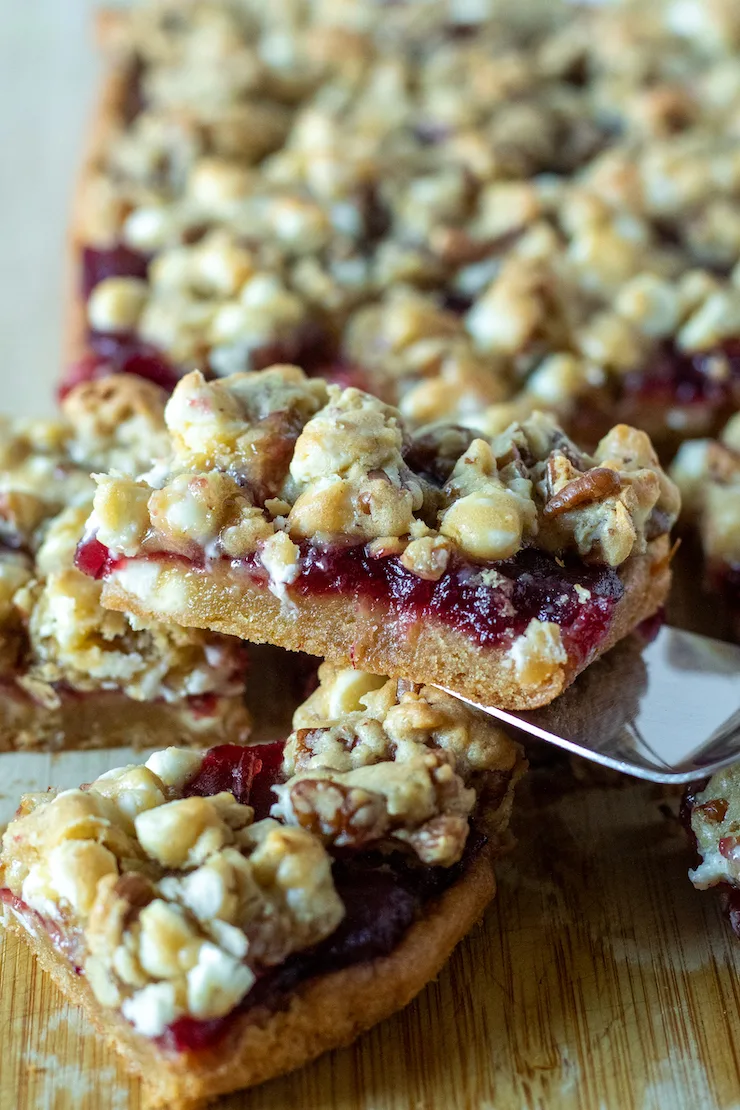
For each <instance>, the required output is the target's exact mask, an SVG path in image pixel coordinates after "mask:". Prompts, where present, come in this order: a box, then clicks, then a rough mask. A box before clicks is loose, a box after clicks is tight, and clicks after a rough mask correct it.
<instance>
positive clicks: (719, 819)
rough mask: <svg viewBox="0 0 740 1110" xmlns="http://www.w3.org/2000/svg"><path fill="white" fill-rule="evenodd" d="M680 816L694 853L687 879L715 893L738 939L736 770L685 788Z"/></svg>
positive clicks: (739, 805)
mask: <svg viewBox="0 0 740 1110" xmlns="http://www.w3.org/2000/svg"><path fill="white" fill-rule="evenodd" d="M681 816H682V819H683V822H684V824H685V826H686V829H687V832H688V833H689V836H690V838H691V841H692V843H693V845H694V847H695V849H696V852H697V865H696V867H694V868H693V869H692V870H691V871H689V878H690V879H691V882H692V883H693V884H694V886H695V887H696V888H697V890H716V891H717V893H719V894H720V895H721V897H722V900H723V902H724V909H725V911H726V913H727V916H728V918H729V922H730V925H731V927H732V929H733V931H734V932H735V933H736V934H737V936H738V937H740V768H738V767H737V766H734V767H728V768H727V769H726V770H724V771H718V772H717V774H716V775H713V776H712V777H711V779H709V780H708V781H706V780H705V781H704V782H699V783H696V784H695V785H694V786H691V787H689V789H688V790H687V791H686V794H685V795H684V798H683V801H682V809H681Z"/></svg>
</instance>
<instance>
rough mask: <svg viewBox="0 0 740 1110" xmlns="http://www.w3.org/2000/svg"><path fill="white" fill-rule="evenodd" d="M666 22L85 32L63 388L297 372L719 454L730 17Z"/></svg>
mask: <svg viewBox="0 0 740 1110" xmlns="http://www.w3.org/2000/svg"><path fill="white" fill-rule="evenodd" d="M173 7H176V12H175V15H174V17H173ZM687 10H688V9H687ZM675 12H676V8H675V3H674V0H655V2H654V3H652V4H650V5H648V6H643V5H641V4H640V3H639V0H627V2H625V3H620V4H616V5H615V4H597V5H593V4H591V5H584V4H572V3H569V2H567V0H537V2H534V0H530V2H529V3H527V4H526V5H524V6H523V5H522V4H520V3H517V2H516V0H504V2H500V3H496V4H495V5H486V4H479V5H477V6H476V7H475V8H474V9H473V8H472V7H471V6H465V8H459V9H458V8H457V7H456V6H455V5H454V4H448V3H446V2H444V0H439V2H435V3H428V4H425V5H424V6H423V8H421V9H417V7H413V8H409V7H408V6H404V5H395V6H392V7H388V6H387V5H386V6H382V7H377V6H375V5H373V4H372V3H369V2H368V0H344V2H343V3H339V4H336V3H327V4H320V5H317V4H310V3H297V4H294V5H291V6H290V10H288V8H287V7H286V6H284V5H283V6H281V7H280V8H279V9H273V8H272V7H271V6H270V5H261V6H260V5H250V6H247V7H246V8H245V7H244V6H239V5H234V4H230V3H224V2H219V0H211V2H209V3H205V4H198V5H186V6H183V5H176V6H174V5H172V4H171V3H168V2H161V0H151V2H149V3H146V4H142V5H137V6H135V7H134V8H133V9H132V10H131V11H130V12H127V13H126V14H125V15H124V14H122V13H117V14H116V16H115V17H113V18H111V17H110V16H109V15H106V17H105V19H104V20H103V21H101V23H102V27H101V29H102V31H103V35H102V39H103V44H104V46H105V48H106V54H107V60H108V65H109V69H110V77H109V80H108V81H107V82H106V85H105V87H104V90H103V93H102V95H101V98H100V103H99V111H98V113H97V118H96V120H95V123H94V128H93V140H92V142H91V150H90V156H89V158H88V159H87V161H86V165H85V170H84V174H83V180H82V182H81V187H80V191H79V197H78V203H77V204H76V206H75V215H74V236H73V237H74V249H75V255H76V259H75V262H76V267H77V269H78V270H79V271H81V273H80V274H79V275H78V276H79V277H81V279H82V280H80V281H79V282H78V283H77V288H76V291H75V298H74V307H73V310H72V313H71V317H72V318H73V324H72V326H71V331H72V333H73V347H74V354H73V356H72V357H73V358H74V359H75V360H76V365H75V367H74V371H73V380H74V377H75V375H77V377H80V376H82V377H84V376H85V375H86V374H87V375H89V376H96V375H98V374H101V373H106V372H108V371H109V370H111V369H116V368H117V369H119V370H123V369H128V370H131V371H133V372H135V373H142V374H144V375H145V376H146V375H148V376H151V377H152V378H154V380H157V381H159V382H160V384H165V383H167V384H168V385H169V387H170V388H171V387H172V385H173V384H174V382H175V381H176V379H177V377H178V376H181V375H182V374H183V373H184V372H186V371H187V370H189V369H191V368H193V367H199V368H201V369H203V370H204V371H207V372H209V373H213V374H218V375H223V374H227V373H231V372H233V371H236V370H254V369H259V368H261V367H264V366H266V365H268V364H269V363H270V362H274V361H278V360H290V361H298V362H301V363H302V364H306V365H307V364H308V363H309V361H311V362H312V365H313V367H314V369H315V370H316V371H317V372H318V373H321V374H323V375H325V376H327V377H328V378H330V379H337V380H340V379H342V380H345V381H346V380H348V379H352V380H354V381H355V382H357V383H359V382H360V381H363V380H364V382H365V385H366V387H367V388H370V389H371V391H373V392H377V393H378V394H379V395H380V396H384V397H385V398H386V399H391V400H393V401H394V403H398V404H399V405H400V406H401V408H402V410H403V412H404V415H405V416H406V417H407V419H409V420H410V421H411V422H413V423H414V424H416V425H417V426H418V425H423V424H425V423H426V422H428V421H430V420H436V419H440V418H450V417H454V418H456V419H462V420H464V421H465V422H469V423H472V424H474V425H476V426H480V427H481V428H483V429H485V430H487V431H500V430H501V429H502V428H504V427H505V426H506V425H507V424H508V423H509V422H510V420H511V419H514V418H519V419H522V418H524V417H525V416H527V415H528V414H529V413H530V412H531V411H532V410H533V409H535V408H537V407H543V406H547V407H554V408H555V409H556V410H557V411H558V414H559V416H560V418H561V419H562V420H563V421H565V422H566V424H567V426H568V427H569V429H570V430H571V431H572V432H573V434H574V435H575V437H576V438H577V439H578V440H579V442H580V441H581V440H583V441H584V442H589V443H591V444H593V443H595V442H596V441H597V440H598V439H599V437H600V435H601V434H602V433H603V432H605V431H606V430H607V428H608V427H609V426H610V425H611V424H612V423H614V422H615V420H625V421H626V422H628V423H635V424H638V426H640V427H642V428H644V429H645V430H647V431H648V432H649V433H650V434H651V436H653V438H654V440H655V441H656V442H658V441H660V442H661V444H662V445H663V446H664V447H666V448H667V449H670V448H673V447H675V446H676V444H677V443H678V442H680V440H681V439H682V438H689V437H695V436H697V435H707V434H712V433H713V432H714V431H715V430H716V429H717V428H718V427H719V426H720V425H721V422H722V421H723V419H725V418H726V417H727V416H728V415H729V414H730V413H731V412H732V411H733V409H735V408H737V405H738V403H739V401H740V347H739V346H738V334H739V333H740V327H739V325H738V320H739V318H740V317H739V316H738V312H739V310H740V299H739V298H740V294H738V290H737V282H736V275H734V276H733V273H732V271H733V267H736V266H737V263H738V257H739V256H740V246H739V244H740V233H739V232H738V216H737V181H736V175H737V168H736V164H735V151H734V149H733V148H732V144H728V142H727V138H726V136H727V133H728V129H729V130H731V128H732V126H733V121H734V114H735V113H736V111H737V90H736V88H735V86H734V85H733V83H732V80H731V76H728V75H731V74H732V72H733V69H734V67H735V66H736V65H737V61H738V33H737V14H736V11H735V5H734V3H733V0H718V2H716V3H712V4H698V3H697V4H695V5H693V6H692V7H691V12H692V14H691V16H690V17H686V16H685V15H684V14H681V15H680V16H679V17H677V16H676V14H675ZM681 12H682V13H683V8H682V9H681ZM694 13H695V14H694ZM276 27H279V32H276ZM278 42H279V44H280V46H279V48H278V47H277V46H276V43H278ZM203 43H207V44H208V45H207V48H205V47H203V45H202V44H203ZM625 58H629V59H631V61H630V63H629V64H625V63H624V59H625ZM471 73H474V74H475V75H476V78H475V80H474V81H472V80H469V79H468V77H469V75H470V74H471ZM677 74H678V75H680V79H677V76H676V75H677ZM81 355H82V356H83V357H82V360H81V361H80V356H81Z"/></svg>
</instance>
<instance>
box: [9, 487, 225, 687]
mask: <svg viewBox="0 0 740 1110" xmlns="http://www.w3.org/2000/svg"><path fill="white" fill-rule="evenodd" d="M89 510H90V503H89V502H88V504H86V505H80V506H78V507H77V508H71V509H67V510H65V511H63V512H62V513H60V514H59V516H57V517H55V518H54V519H53V520H52V521H50V522H49V524H48V526H47V528H46V531H45V537H44V541H43V543H42V545H41V547H40V548H39V550H38V552H37V555H36V566H35V572H34V573H35V577H34V578H33V579H30V580H29V581H27V582H26V583H24V586H23V589H19V591H18V592H17V593H16V594H15V596H14V598H13V605H14V607H15V609H16V611H17V613H19V614H20V616H21V618H22V620H23V622H24V624H25V626H26V628H27V636H28V643H27V648H26V670H25V673H24V675H23V677H22V678H21V680H20V681H21V683H22V684H23V685H24V686H25V687H27V688H28V689H29V690H30V691H32V692H33V695H34V697H35V698H36V699H43V701H44V702H45V703H48V704H54V703H55V702H58V700H59V695H58V694H57V693H56V691H55V685H56V684H58V683H64V684H65V685H67V686H69V687H71V688H72V689H74V690H79V691H86V690H101V689H102V690H105V689H117V690H121V691H122V692H123V693H125V694H126V695H127V696H128V697H130V698H134V699H135V700H137V701H151V700H153V699H156V698H162V699H164V700H165V701H166V702H177V701H179V700H181V699H182V698H186V697H192V696H199V695H204V694H216V695H218V696H222V697H238V696H239V694H240V693H241V692H242V690H243V687H244V680H243V672H244V658H243V655H242V648H241V646H240V644H239V642H238V641H237V640H235V639H232V638H230V637H223V636H217V635H213V634H208V633H204V632H201V631H199V630H197V629H184V628H180V627H178V626H177V625H168V624H161V623H155V624H152V623H149V624H147V625H146V626H145V625H143V624H142V623H141V622H140V621H138V620H137V619H136V618H135V617H133V616H132V615H130V614H126V613H114V612H113V611H111V610H108V609H104V608H103V606H102V605H101V602H100V595H101V592H102V584H101V583H99V582H95V581H94V580H93V579H91V578H88V577H87V576H86V575H84V574H82V573H81V571H79V570H77V569H76V568H75V566H74V556H75V550H76V548H77V543H78V541H79V538H80V536H81V535H82V532H83V529H84V525H85V520H86V518H87V516H88V514H89Z"/></svg>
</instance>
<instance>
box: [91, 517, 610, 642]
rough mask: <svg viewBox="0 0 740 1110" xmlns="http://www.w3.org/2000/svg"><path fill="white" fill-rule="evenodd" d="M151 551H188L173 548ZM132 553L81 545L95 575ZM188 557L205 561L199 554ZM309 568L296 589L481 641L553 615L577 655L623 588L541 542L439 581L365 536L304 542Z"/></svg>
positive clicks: (460, 566) (260, 574)
mask: <svg viewBox="0 0 740 1110" xmlns="http://www.w3.org/2000/svg"><path fill="white" fill-rule="evenodd" d="M152 557H153V558H164V559H167V558H180V557H179V556H172V557H171V556H168V555H167V554H166V553H163V554H160V555H153V556H152ZM139 558H144V559H145V558H147V556H146V555H143V556H139ZM125 561H126V560H120V561H119V560H116V559H115V558H113V557H111V555H110V552H109V551H108V549H107V548H106V547H105V546H104V545H103V544H101V543H100V542H99V540H97V539H96V538H95V537H90V538H88V539H86V540H83V541H82V543H81V544H80V546H79V548H78V550H77V557H76V565H77V567H78V568H79V569H80V570H82V571H84V573H85V574H88V575H90V576H91V577H92V578H105V577H107V576H108V575H109V574H110V573H111V572H112V571H113V570H115V568H116V566H117V565H119V562H120V563H124V562H125ZM186 561H187V560H186ZM224 562H226V561H225V560H224ZM190 565H191V566H193V567H197V566H198V565H199V564H197V563H196V562H195V561H194V560H191V561H190ZM227 565H228V564H227ZM230 566H231V569H232V571H233V572H235V573H240V572H243V573H245V574H247V575H248V576H249V578H250V580H251V581H252V582H253V583H255V584H259V585H261V586H264V587H266V586H267V583H268V579H267V574H266V572H265V570H264V568H262V566H261V564H260V563H259V562H258V560H257V558H256V557H255V556H250V557H248V558H246V559H236V560H233V561H231V563H230ZM301 568H302V569H301V572H300V574H299V575H298V577H297V579H296V580H295V582H294V583H293V584H292V585H291V586H290V587H289V589H288V592H289V594H290V595H291V596H292V597H293V598H296V599H297V598H308V597H317V596H329V595H333V594H345V595H349V596H351V597H353V598H359V599H361V600H363V601H365V602H366V603H368V604H369V605H372V604H385V605H387V606H388V607H389V608H390V609H391V611H392V614H393V616H394V617H395V618H396V619H398V620H399V621H400V622H403V623H411V622H415V621H422V620H427V619H430V618H431V619H433V620H438V621H441V622H442V623H443V624H446V625H448V626H449V627H451V628H453V629H455V631H456V632H459V633H460V634H461V635H463V636H465V637H467V638H468V639H470V640H472V641H473V642H474V643H476V644H478V645H480V646H481V647H494V646H498V645H507V644H508V643H510V642H511V641H512V639H513V638H514V637H516V636H518V635H520V634H521V633H522V632H524V631H525V629H526V628H527V626H528V624H529V622H530V621H531V620H533V619H535V618H536V619H538V620H541V621H551V622H553V623H554V624H557V625H558V626H559V627H560V629H561V633H562V637H563V642H564V644H565V646H566V649H567V650H568V652H569V653H571V654H572V655H573V656H574V657H575V658H576V659H577V660H579V661H580V660H583V659H586V658H588V657H589V656H590V654H591V653H592V652H593V651H594V650H595V649H596V648H597V647H598V646H599V644H600V643H601V642H602V641H603V640H604V639H605V637H606V635H607V632H608V630H609V625H610V622H611V618H612V615H613V613H614V609H615V607H616V605H617V603H618V602H619V600H620V599H621V598H622V596H623V594H624V586H623V584H622V581H621V579H620V577H619V574H618V573H617V571H616V570H614V569H613V568H611V567H589V566H585V565H584V564H582V563H580V562H578V561H576V560H567V559H566V560H563V559H557V558H556V557H555V556H554V555H548V554H547V553H545V552H542V551H537V550H536V549H534V548H525V549H523V550H521V551H519V552H518V553H517V555H515V556H514V558H512V559H507V560H505V561H504V562H498V563H489V564H486V565H484V566H478V565H476V564H473V563H467V562H464V561H457V562H455V563H454V564H453V565H452V566H451V567H450V568H449V569H448V570H447V571H446V572H445V574H443V575H442V577H441V578H440V579H439V580H438V581H436V582H430V581H427V580H426V579H423V578H419V577H418V575H416V574H413V573H412V572H411V571H409V570H407V569H406V568H405V567H404V566H403V564H402V563H401V561H400V560H399V559H398V558H397V557H396V556H381V557H376V556H371V555H369V554H368V553H367V549H366V548H365V547H364V546H362V545H355V546H351V547H342V546H335V547H328V548H318V547H314V546H312V545H311V544H308V543H304V544H303V545H302V547H301Z"/></svg>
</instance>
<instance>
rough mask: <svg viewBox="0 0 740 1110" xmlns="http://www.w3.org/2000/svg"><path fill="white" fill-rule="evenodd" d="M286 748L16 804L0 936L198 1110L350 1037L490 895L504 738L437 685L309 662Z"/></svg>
mask: <svg viewBox="0 0 740 1110" xmlns="http://www.w3.org/2000/svg"><path fill="white" fill-rule="evenodd" d="M321 679H322V681H321V685H320V687H319V689H318V690H317V691H316V692H315V693H314V694H313V695H312V696H311V697H310V698H309V699H308V701H307V702H306V703H305V704H304V705H303V706H301V707H300V708H299V710H298V711H297V714H296V720H295V725H296V728H295V731H294V732H293V733H292V734H291V735H290V736H289V737H288V739H287V742H286V743H285V744H282V743H273V744H268V745H265V744H261V745H254V746H249V745H248V746H246V747H237V746H235V745H221V746H218V747H215V748H211V749H210V750H208V751H207V752H205V753H203V752H196V751H194V750H192V749H182V748H168V749H165V750H163V751H158V752H156V753H155V754H154V755H152V756H151V757H150V758H149V759H148V760H147V761H146V763H145V764H143V765H132V766H128V767H122V768H117V769H115V770H111V771H109V772H107V773H106V774H103V775H101V776H100V778H98V779H96V780H95V781H94V782H92V783H87V784H84V785H83V786H82V787H81V788H80V789H79V790H65V791H62V792H58V791H56V790H49V791H47V792H45V793H40V794H27V795H24V797H23V798H22V799H21V803H20V807H19V809H18V811H17V814H16V817H15V819H14V820H13V821H12V822H11V823H10V825H9V826H8V828H7V831H6V832H5V835H4V838H3V841H2V851H1V852H0V906H2V910H3V917H4V922H5V924H6V926H7V928H8V929H9V930H10V931H12V932H14V933H16V934H18V935H19V936H20V937H21V938H22V939H23V940H24V941H25V942H26V943H27V944H28V945H29V946H30V947H31V949H32V950H33V951H34V953H35V954H36V956H37V958H38V960H39V962H40V964H41V966H42V967H43V968H44V969H45V970H46V971H48V972H49V974H50V975H51V976H52V977H53V978H54V980H55V981H56V983H57V984H58V985H59V986H60V987H61V989H62V990H63V991H64V993H65V994H66V995H67V996H68V997H69V998H70V999H71V1000H73V1001H74V1002H76V1003H79V1004H80V1005H82V1006H83V1007H84V1009H85V1011H86V1013H87V1015H88V1016H89V1017H90V1018H91V1020H92V1021H93V1023H94V1024H95V1026H96V1027H97V1029H98V1030H99V1032H100V1033H101V1034H102V1035H103V1036H104V1037H105V1038H106V1039H107V1040H108V1041H109V1042H110V1043H111V1044H112V1045H113V1046H114V1047H115V1048H116V1050H117V1051H118V1052H120V1053H121V1055H122V1056H123V1057H124V1060H125V1062H126V1065H127V1067H128V1068H129V1069H130V1070H131V1071H132V1072H134V1073H135V1074H138V1075H140V1076H141V1077H142V1079H143V1080H144V1093H145V1102H144V1105H145V1106H146V1108H147V1110H154V1108H160V1107H166V1106H177V1107H178V1108H180V1110H190V1108H193V1110H194V1108H195V1107H200V1106H202V1105H204V1104H205V1102H206V1101H208V1100H210V1099H212V1098H215V1097H216V1096H218V1095H219V1094H220V1093H224V1092H227V1091H232V1090H236V1089H239V1088H241V1087H245V1086H250V1085H252V1084H255V1083H259V1082H262V1081H263V1080H265V1079H268V1078H270V1077H271V1076H275V1075H279V1074H281V1073H283V1072H285V1071H288V1070H290V1069H292V1068H294V1067H298V1066H300V1065H301V1064H303V1063H305V1062H307V1061H309V1060H311V1059H313V1058H314V1057H316V1056H318V1055H319V1054H320V1053H321V1052H323V1051H325V1050H326V1049H328V1048H332V1047H336V1046H339V1045H343V1044H348V1043H349V1042H351V1041H352V1040H354V1039H355V1037H357V1036H358V1034H359V1033H361V1032H362V1031H363V1030H364V1029H366V1028H368V1027H370V1026H371V1025H373V1024H375V1023H376V1022H377V1021H379V1020H381V1019H382V1018H383V1017H385V1016H387V1015H388V1014H390V1013H392V1012H394V1011H395V1010H397V1009H399V1008H400V1007H401V1006H404V1005H405V1004H406V1003H407V1002H408V1001H410V999H411V998H413V996H414V995H415V994H417V993H418V991H419V990H421V988H422V987H423V986H424V985H425V984H426V983H427V982H428V981H429V979H430V978H432V977H433V976H434V975H436V974H437V972H438V971H439V969H440V968H441V966H442V964H443V963H444V961H445V960H446V959H447V957H448V955H449V954H450V952H451V950H452V948H453V947H454V945H455V944H456V943H457V942H458V941H459V940H460V939H461V937H462V936H463V935H464V934H465V933H466V932H467V931H468V929H469V928H470V927H471V925H472V924H473V923H474V922H475V921H476V920H477V919H478V918H479V916H480V915H481V913H482V911H483V909H484V907H485V905H486V904H487V902H488V901H489V900H490V898H491V897H492V896H493V894H494V891H495V881H494V876H493V870H492V865H493V862H494V860H495V857H496V856H497V855H498V854H499V853H500V852H501V850H502V849H503V848H505V847H506V845H507V832H506V827H507V823H508V818H509V811H510V808H511V802H512V794H513V789H514V784H515V782H516V780H517V779H518V778H519V776H520V775H521V773H522V771H523V769H524V766H525V764H524V761H523V759H522V757H521V753H520V751H519V749H518V748H517V746H516V745H515V744H513V743H512V742H511V741H510V740H509V739H508V738H507V737H506V735H505V734H504V733H502V732H501V731H500V730H499V729H498V728H496V727H495V726H494V725H492V724H491V722H490V721H488V720H487V719H486V718H485V717H484V716H482V715H478V714H476V713H475V711H472V710H469V709H468V708H467V707H466V706H464V705H462V704H461V703H459V702H458V701H457V700H455V699H454V698H450V697H449V696H447V695H445V694H443V693H441V692H440V691H437V690H434V689H429V688H426V687H421V686H416V685H414V684H413V683H410V682H406V681H397V680H386V679H383V678H377V677H375V676H371V675H368V674H363V673H361V672H357V671H352V670H349V671H347V670H335V669H332V668H328V667H324V668H323V670H322V673H321Z"/></svg>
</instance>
